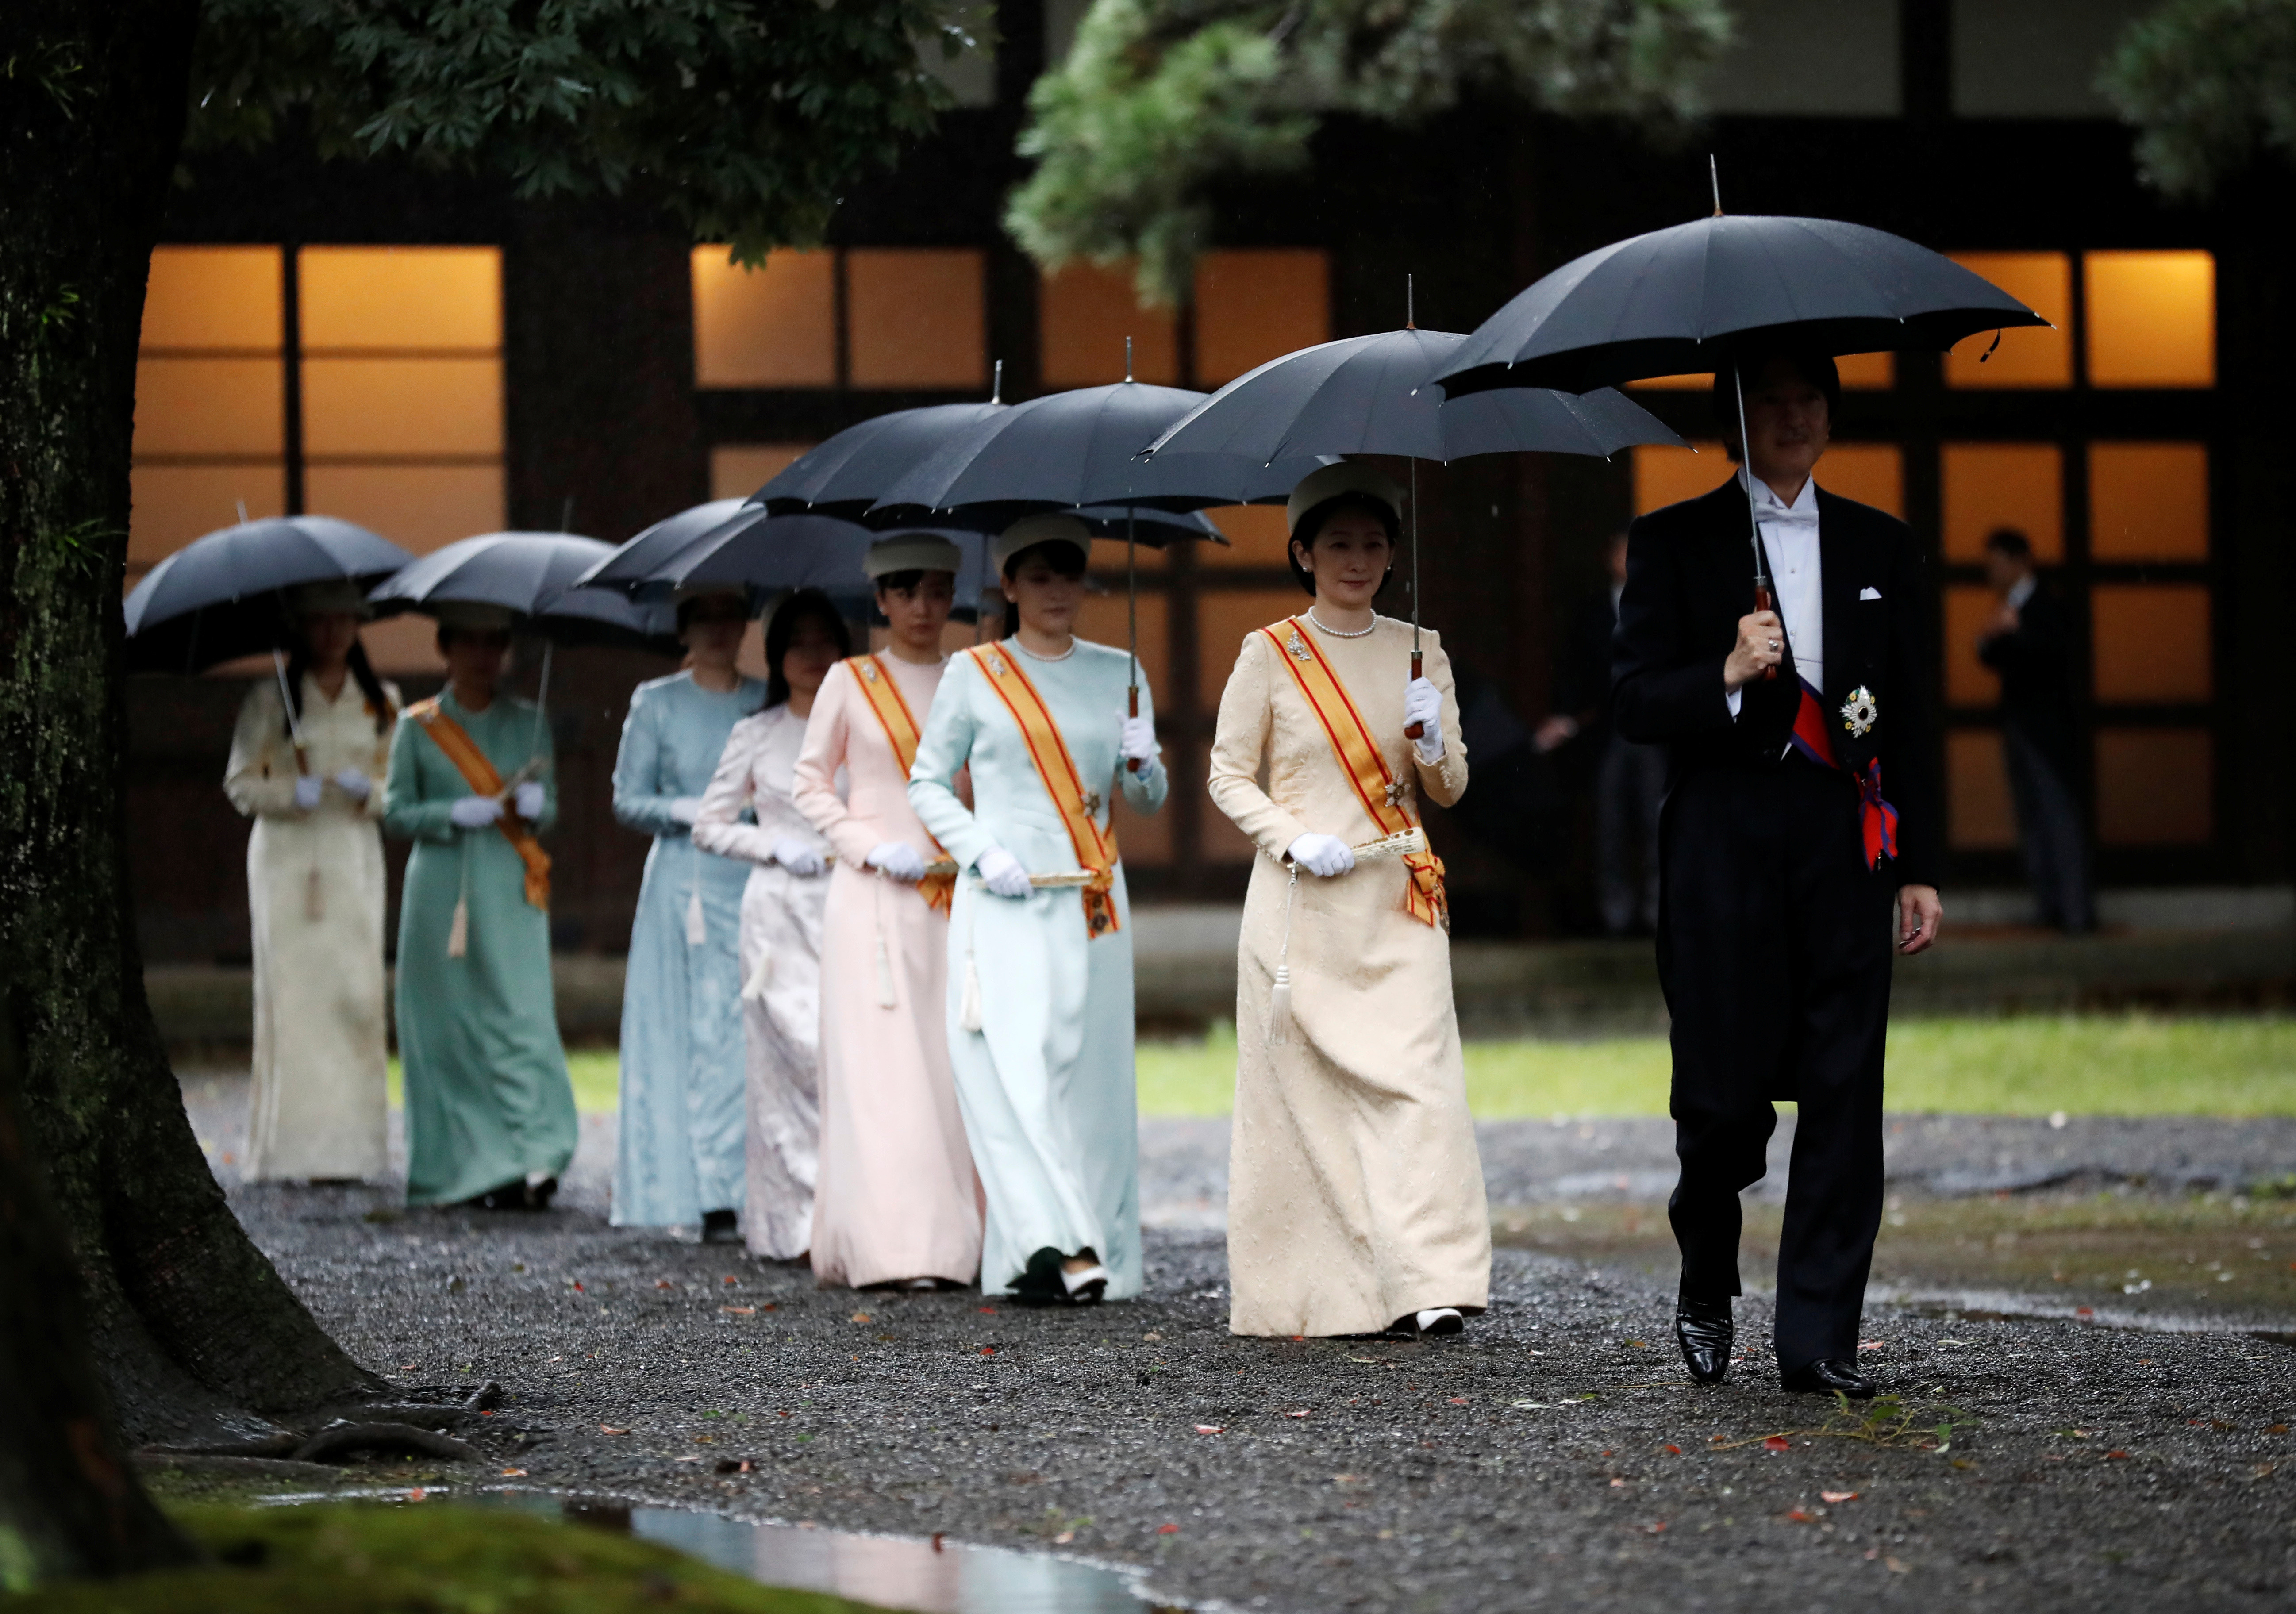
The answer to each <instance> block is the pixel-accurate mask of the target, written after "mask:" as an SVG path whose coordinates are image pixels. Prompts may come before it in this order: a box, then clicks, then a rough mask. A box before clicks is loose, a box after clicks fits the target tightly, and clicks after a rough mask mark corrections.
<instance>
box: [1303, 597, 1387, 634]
mask: <svg viewBox="0 0 2296 1614" xmlns="http://www.w3.org/2000/svg"><path fill="white" fill-rule="evenodd" d="M1308 621H1310V622H1313V623H1314V624H1315V625H1316V631H1317V632H1319V633H1326V634H1329V635H1332V637H1333V638H1334V639H1363V638H1368V637H1369V636H1370V635H1372V634H1373V633H1374V632H1375V631H1376V630H1377V629H1378V627H1379V619H1378V618H1377V617H1374V618H1373V619H1371V627H1358V628H1357V629H1356V630H1355V631H1354V632H1353V633H1349V632H1346V631H1344V630H1342V629H1341V628H1337V627H1328V626H1326V625H1325V623H1324V619H1322V618H1321V617H1319V616H1317V615H1316V608H1315V607H1314V606H1312V605H1310V606H1309V607H1308Z"/></svg>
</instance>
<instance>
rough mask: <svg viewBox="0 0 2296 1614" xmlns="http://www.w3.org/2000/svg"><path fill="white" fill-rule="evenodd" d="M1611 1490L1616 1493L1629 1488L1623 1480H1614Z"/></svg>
mask: <svg viewBox="0 0 2296 1614" xmlns="http://www.w3.org/2000/svg"><path fill="white" fill-rule="evenodd" d="M1626 1488H1627V1482H1626V1481H1625V1480H1623V1479H1613V1480H1611V1489H1612V1490H1614V1491H1623V1490H1625V1489H1626Z"/></svg>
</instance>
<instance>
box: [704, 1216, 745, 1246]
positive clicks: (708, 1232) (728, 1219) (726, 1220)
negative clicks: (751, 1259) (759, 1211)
mask: <svg viewBox="0 0 2296 1614" xmlns="http://www.w3.org/2000/svg"><path fill="white" fill-rule="evenodd" d="M701 1241H702V1242H703V1243H704V1244H739V1243H740V1242H741V1241H742V1219H741V1217H737V1216H735V1215H734V1213H733V1212H732V1211H730V1210H705V1211H703V1212H702V1213H701Z"/></svg>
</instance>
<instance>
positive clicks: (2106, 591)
mask: <svg viewBox="0 0 2296 1614" xmlns="http://www.w3.org/2000/svg"><path fill="white" fill-rule="evenodd" d="M2089 624H2090V636H2091V642H2092V643H2093V644H2094V646H2095V652H2096V698H2097V700H2100V701H2103V702H2109V703H2151V702H2165V701H2202V700H2208V699H2209V697H2210V692H2211V688H2212V686H2213V684H2214V682H2215V680H2214V678H2213V676H2212V675H2211V672H2210V644H2209V591H2208V590H2207V588H2205V587H2204V586H2202V585H2200V584H2197V583H2175V584H2135V583H2100V584H2098V585H2096V586H2095V587H2094V588H2093V589H2091V590H2090V591H2089Z"/></svg>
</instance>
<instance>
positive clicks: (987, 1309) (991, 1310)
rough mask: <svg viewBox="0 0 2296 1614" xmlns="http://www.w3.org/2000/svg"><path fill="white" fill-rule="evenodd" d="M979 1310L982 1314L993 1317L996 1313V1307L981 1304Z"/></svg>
mask: <svg viewBox="0 0 2296 1614" xmlns="http://www.w3.org/2000/svg"><path fill="white" fill-rule="evenodd" d="M979 1310H980V1314H981V1315H983V1316H988V1317H993V1316H995V1315H996V1307H993V1306H983V1307H980V1308H979Z"/></svg>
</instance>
